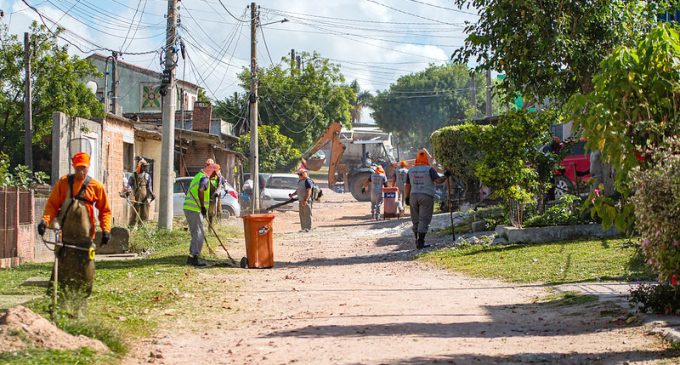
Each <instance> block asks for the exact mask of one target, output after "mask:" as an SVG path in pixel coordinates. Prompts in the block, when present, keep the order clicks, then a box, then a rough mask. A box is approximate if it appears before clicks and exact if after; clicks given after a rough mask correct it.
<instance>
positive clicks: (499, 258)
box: [418, 239, 651, 284]
mask: <svg viewBox="0 0 680 365" xmlns="http://www.w3.org/2000/svg"><path fill="white" fill-rule="evenodd" d="M418 260H421V261H424V262H430V263H433V264H435V265H438V266H440V267H443V268H446V269H450V270H455V271H460V272H463V273H465V274H468V275H471V276H475V277H485V278H497V279H502V280H507V281H511V282H521V283H526V282H544V283H549V284H561V283H570V282H582V281H595V280H598V279H600V280H628V281H633V280H640V279H648V278H651V273H650V272H649V271H648V269H647V268H646V266H645V265H644V263H643V260H642V256H641V254H640V252H639V250H638V244H637V242H636V241H631V240H628V239H611V240H589V241H571V242H561V243H553V244H543V245H505V246H500V245H499V246H484V245H474V246H462V247H457V248H445V249H441V250H437V251H433V252H429V253H426V254H423V255H421V256H419V257H418Z"/></svg>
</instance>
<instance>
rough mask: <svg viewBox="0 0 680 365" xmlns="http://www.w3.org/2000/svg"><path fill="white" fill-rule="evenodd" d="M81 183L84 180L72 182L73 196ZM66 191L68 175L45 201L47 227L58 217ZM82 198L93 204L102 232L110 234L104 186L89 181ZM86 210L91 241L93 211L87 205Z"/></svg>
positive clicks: (109, 216) (44, 218)
mask: <svg viewBox="0 0 680 365" xmlns="http://www.w3.org/2000/svg"><path fill="white" fill-rule="evenodd" d="M83 181H85V180H78V179H74V180H73V195H75V194H78V192H79V191H80V187H81V186H82V185H83ZM68 190H69V186H68V175H64V176H62V177H61V178H60V179H59V181H57V183H56V184H55V185H54V188H53V189H52V191H51V192H50V196H49V198H48V199H47V204H45V212H44V213H43V220H44V221H45V223H47V225H48V226H49V225H50V223H51V222H52V220H53V219H55V218H57V217H58V215H59V209H60V208H61V205H62V204H63V202H64V200H65V199H66V196H67V194H68ZM83 198H84V199H86V200H87V201H90V202H93V204H94V206H95V207H97V210H98V211H99V225H100V226H101V229H102V231H103V232H111V206H109V200H108V199H107V197H106V191H105V190H104V186H103V185H102V184H101V183H100V182H99V181H97V180H95V179H91V180H90V183H89V184H88V185H87V187H86V188H85V191H84V192H83ZM88 209H89V213H90V223H91V224H92V230H91V235H92V239H94V236H95V229H94V227H95V221H94V211H93V209H92V207H91V206H90V205H89V204H88Z"/></svg>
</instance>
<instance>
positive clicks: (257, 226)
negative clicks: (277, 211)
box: [241, 214, 274, 269]
mask: <svg viewBox="0 0 680 365" xmlns="http://www.w3.org/2000/svg"><path fill="white" fill-rule="evenodd" d="M273 224H274V214H249V215H247V216H245V217H243V231H244V234H245V236H246V257H244V258H243V260H241V266H245V264H246V263H247V267H248V268H251V269H265V268H271V267H274V234H273V231H274V229H273Z"/></svg>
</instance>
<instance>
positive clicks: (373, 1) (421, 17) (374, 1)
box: [366, 0, 456, 25]
mask: <svg viewBox="0 0 680 365" xmlns="http://www.w3.org/2000/svg"><path fill="white" fill-rule="evenodd" d="M366 1H368V2H371V3H374V4H377V5H380V6H382V7H385V8H387V9H390V10H394V11H396V12H399V13H402V14H406V15H410V16H414V17H416V18H420V19H425V20H431V21H433V22H437V23H441V24H446V25H456V24H454V23H447V22H443V21H441V20H437V19H432V18H428V17H424V16H420V15H418V14H414V13H410V12H408V11H404V10H400V9H397V8H395V7H392V6H389V5H386V4H383V3H381V2H378V1H376V0H366Z"/></svg>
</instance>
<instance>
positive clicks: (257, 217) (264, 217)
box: [242, 214, 276, 221]
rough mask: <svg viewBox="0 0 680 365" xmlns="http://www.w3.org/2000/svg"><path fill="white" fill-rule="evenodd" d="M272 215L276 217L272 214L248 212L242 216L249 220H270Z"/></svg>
mask: <svg viewBox="0 0 680 365" xmlns="http://www.w3.org/2000/svg"><path fill="white" fill-rule="evenodd" d="M274 217H276V216H275V215H274V214H248V215H246V216H244V217H242V218H243V220H249V221H271V220H274Z"/></svg>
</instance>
